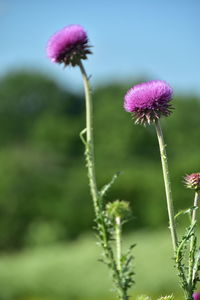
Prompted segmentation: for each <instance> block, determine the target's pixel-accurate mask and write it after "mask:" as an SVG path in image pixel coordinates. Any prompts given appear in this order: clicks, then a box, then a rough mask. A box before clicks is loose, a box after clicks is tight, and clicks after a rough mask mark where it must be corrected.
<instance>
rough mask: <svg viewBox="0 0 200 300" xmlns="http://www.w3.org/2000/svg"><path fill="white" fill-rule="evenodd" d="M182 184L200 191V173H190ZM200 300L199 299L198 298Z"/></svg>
mask: <svg viewBox="0 0 200 300" xmlns="http://www.w3.org/2000/svg"><path fill="white" fill-rule="evenodd" d="M184 182H185V185H186V187H187V188H189V189H194V190H197V191H199V190H200V173H192V174H189V175H186V176H185V177H184ZM199 299H200V298H199Z"/></svg>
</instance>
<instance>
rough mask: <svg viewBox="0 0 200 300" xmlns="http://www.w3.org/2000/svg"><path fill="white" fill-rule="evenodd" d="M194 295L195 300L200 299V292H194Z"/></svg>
mask: <svg viewBox="0 0 200 300" xmlns="http://www.w3.org/2000/svg"><path fill="white" fill-rule="evenodd" d="M192 296H193V299H194V300H200V293H194V294H193V295H192Z"/></svg>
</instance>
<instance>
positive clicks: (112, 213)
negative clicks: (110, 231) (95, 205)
mask: <svg viewBox="0 0 200 300" xmlns="http://www.w3.org/2000/svg"><path fill="white" fill-rule="evenodd" d="M106 210H107V214H108V216H109V217H110V218H111V219H115V218H117V217H120V218H121V219H126V218H128V217H129V216H130V213H131V210H130V207H129V203H128V202H127V201H123V200H115V201H114V202H109V203H108V204H107V205H106Z"/></svg>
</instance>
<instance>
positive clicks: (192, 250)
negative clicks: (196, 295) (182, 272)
mask: <svg viewBox="0 0 200 300" xmlns="http://www.w3.org/2000/svg"><path fill="white" fill-rule="evenodd" d="M198 201H199V192H195V196H194V205H193V206H194V209H193V211H192V219H191V227H194V229H193V230H194V232H193V235H192V237H191V241H190V252H189V273H188V286H189V289H190V291H191V294H192V292H193V289H194V286H193V282H194V279H195V278H194V277H195V274H193V273H194V264H195V243H196V237H195V225H196V222H197V208H198Z"/></svg>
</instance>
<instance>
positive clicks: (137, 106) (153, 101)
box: [124, 80, 173, 125]
mask: <svg viewBox="0 0 200 300" xmlns="http://www.w3.org/2000/svg"><path fill="white" fill-rule="evenodd" d="M172 94H173V91H172V88H171V87H170V86H169V84H168V83H166V82H165V81H163V80H151V81H148V82H144V83H140V84H137V85H135V86H133V87H132V88H131V89H130V90H128V92H127V93H126V95H125V97H124V108H125V110H126V111H128V112H131V113H132V114H133V117H134V118H135V123H136V124H144V125H146V124H151V123H152V122H155V121H156V120H157V119H159V118H160V117H161V116H169V115H170V113H171V105H170V103H169V102H170V101H171V99H172Z"/></svg>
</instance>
